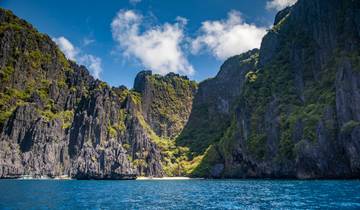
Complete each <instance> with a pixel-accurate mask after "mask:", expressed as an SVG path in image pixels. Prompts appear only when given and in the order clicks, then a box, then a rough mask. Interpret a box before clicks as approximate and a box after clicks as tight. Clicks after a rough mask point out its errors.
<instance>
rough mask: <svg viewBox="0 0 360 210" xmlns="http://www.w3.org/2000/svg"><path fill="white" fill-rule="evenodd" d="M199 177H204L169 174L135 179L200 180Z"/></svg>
mask: <svg viewBox="0 0 360 210" xmlns="http://www.w3.org/2000/svg"><path fill="white" fill-rule="evenodd" d="M201 179H204V178H191V177H186V176H174V177H170V176H164V177H146V176H139V177H137V178H136V179H135V180H161V181H166V180H201Z"/></svg>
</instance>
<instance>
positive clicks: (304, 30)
mask: <svg viewBox="0 0 360 210" xmlns="http://www.w3.org/2000/svg"><path fill="white" fill-rule="evenodd" d="M359 11H360V3H359V2H358V1H352V0H344V1H337V0H330V1H328V0H326V1H325V0H299V1H298V2H297V3H296V4H295V5H294V6H293V7H290V8H287V9H285V10H283V11H281V12H279V14H278V15H277V17H276V20H275V24H274V27H273V28H272V29H271V30H270V31H269V32H268V34H267V35H266V36H265V37H264V39H263V42H262V45H261V49H260V51H259V56H258V57H257V56H253V59H254V61H253V62H250V64H251V65H250V66H248V67H247V68H245V69H241V68H239V67H233V68H231V69H230V70H227V71H228V72H229V74H230V73H231V71H236V68H237V76H238V77H240V78H243V79H240V80H237V81H236V80H232V84H231V85H229V84H227V83H226V82H224V81H226V80H229V79H231V78H234V77H235V76H231V77H226V78H221V76H220V73H221V72H220V73H219V75H218V76H217V77H216V78H215V79H213V80H220V82H218V84H219V86H216V83H214V84H213V85H211V87H206V86H204V85H202V84H200V86H199V90H198V95H197V96H196V97H195V99H194V101H195V102H194V110H193V112H192V115H193V113H197V112H202V111H203V110H202V108H201V107H199V106H197V101H199V100H200V101H205V102H202V103H203V104H205V103H212V104H215V106H217V107H224V106H223V104H226V103H224V98H223V97H222V95H223V94H221V93H220V94H216V91H215V92H214V91H213V89H217V90H219V89H222V88H223V89H227V90H228V91H229V92H232V93H233V94H230V99H227V100H226V101H227V102H229V101H232V103H231V104H230V105H227V106H225V107H232V108H231V109H230V111H229V114H227V116H226V117H225V118H227V121H225V122H226V124H225V125H224V126H225V128H224V127H222V126H223V124H222V123H223V122H224V121H223V120H219V121H217V122H216V123H217V124H220V125H221V128H220V129H219V130H216V129H213V128H212V127H211V126H204V127H203V128H202V129H203V130H202V132H203V133H211V132H216V133H215V134H212V136H216V138H215V139H214V140H212V142H213V143H212V144H205V145H204V146H207V147H204V148H206V150H205V153H204V156H203V158H202V161H201V163H200V165H199V166H198V167H197V168H196V170H195V171H194V173H193V175H194V176H205V177H216V178H220V177H229V178H230V177H231V178H359V176H360V168H359V163H360V156H359V154H360V153H359V152H360V147H359V146H360V136H359V129H360V126H359V125H360V123H359V122H360V121H359V100H360V98H359V93H360V92H359V87H358V86H359V81H360V80H359V70H360V65H359V63H360V62H359V61H360V51H359V49H360V46H359V44H360V31H359V27H360V19H359V14H360V13H359ZM249 53H251V52H249ZM247 54H248V53H247ZM245 55H246V54H245ZM243 56H244V55H243ZM232 59H233V58H232ZM229 61H231V59H230V60H229ZM229 61H227V62H229ZM227 62H225V64H226V63H227ZM225 64H224V65H225ZM244 71H245V72H244ZM244 75H245V76H244ZM221 82H224V83H223V84H222V83H221ZM233 87H237V88H238V89H236V88H233ZM202 93H207V95H206V97H204V94H202ZM214 94H215V95H214ZM204 98H205V99H204ZM214 99H215V102H213V101H214ZM205 107H206V108H205V110H206V111H207V112H209V113H210V114H209V115H210V116H212V115H219V114H220V113H222V111H221V109H214V108H211V107H214V105H212V106H205ZM225 110H226V109H225ZM205 116H206V115H205ZM220 119H221V118H220ZM195 123H196V124H198V125H201V124H204V123H205V124H206V123H208V118H207V117H201V116H199V117H196V118H195V119H193V118H192V117H190V119H189V122H188V125H192V124H195ZM190 127H192V126H190ZM206 127H208V128H209V129H208V130H207V129H206ZM191 129H192V128H190V129H185V130H184V132H183V133H184V134H187V133H191V132H192V131H191ZM204 129H205V130H204ZM189 130H190V131H189ZM180 140H181V141H180V143H181V142H185V144H184V145H190V147H191V145H192V144H194V142H193V140H196V143H198V144H201V143H203V142H207V141H208V138H194V137H193V135H189V136H185V137H184V139H181V138H180Z"/></svg>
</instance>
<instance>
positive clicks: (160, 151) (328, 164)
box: [0, 0, 360, 179]
mask: <svg viewBox="0 0 360 210" xmlns="http://www.w3.org/2000/svg"><path fill="white" fill-rule="evenodd" d="M359 11H360V3H359V2H358V1H353V0H343V1H338V0H298V2H297V3H296V4H295V5H294V6H292V7H289V8H286V9H285V10H283V11H280V12H279V13H278V15H277V16H276V18H275V23H274V27H273V28H272V29H271V30H269V32H268V33H267V35H266V36H265V37H264V38H263V41H262V44H261V49H260V50H257V49H255V50H251V51H249V52H247V53H244V54H242V55H237V56H234V57H231V58H229V59H228V60H227V61H225V63H224V64H223V65H222V66H221V69H220V71H219V73H218V74H217V75H216V77H214V78H211V79H208V80H205V81H203V82H201V83H200V84H199V85H198V86H197V84H196V83H195V82H192V81H190V80H189V79H188V78H186V77H183V76H179V75H177V74H173V73H170V74H168V75H166V76H160V75H153V74H152V73H151V72H150V71H143V72H140V73H139V74H138V75H137V77H136V78H135V84H134V89H133V90H128V89H127V88H125V87H118V88H115V87H109V86H108V85H107V84H106V83H104V82H101V81H99V80H95V79H93V78H92V77H91V76H90V75H89V73H88V71H87V70H86V68H85V67H83V66H78V65H77V64H75V63H73V62H71V61H68V60H67V59H65V57H64V55H63V54H62V53H61V52H60V51H59V49H58V48H57V47H56V45H55V44H54V43H53V42H52V41H51V39H50V38H49V37H47V36H46V35H43V34H40V33H39V32H37V31H36V30H35V29H34V28H33V27H32V26H31V25H30V24H28V23H26V22H25V21H23V20H20V19H19V18H17V17H15V16H14V15H13V14H12V13H11V12H9V11H6V10H2V9H1V10H0V44H1V46H0V80H1V82H0V133H1V134H0V177H2V178H11V177H17V176H20V175H33V176H41V175H48V176H51V177H54V176H59V175H63V174H67V175H69V176H71V177H75V178H79V179H111V178H119V179H120V178H127V177H133V175H146V176H163V175H192V176H199V177H211V178H300V179H313V178H334V179H336V178H359V177H360V155H359V154H360V107H359V104H360V88H359V87H360V85H359V84H360V75H359V74H360V52H359V49H360V16H359Z"/></svg>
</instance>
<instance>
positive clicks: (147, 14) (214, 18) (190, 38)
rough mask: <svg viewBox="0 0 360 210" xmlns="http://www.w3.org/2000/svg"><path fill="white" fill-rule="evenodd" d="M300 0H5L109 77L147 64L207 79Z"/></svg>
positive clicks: (131, 73)
mask: <svg viewBox="0 0 360 210" xmlns="http://www.w3.org/2000/svg"><path fill="white" fill-rule="evenodd" d="M295 1H296V0H206V1H204V0H181V1H180V0H176V1H175V0H171V1H170V0H108V1H89V0H87V1H86V0H77V1H73V0H72V1H70V0H62V1H49V0H32V1H28V0H2V1H1V2H0V6H1V7H3V8H7V9H10V10H12V11H13V12H14V13H15V14H16V15H18V16H19V17H21V18H23V19H25V20H27V21H29V22H30V23H32V24H33V25H34V26H35V27H36V28H37V29H38V30H39V31H40V32H43V33H46V34H48V35H49V36H51V37H53V39H54V41H55V42H56V43H57V44H58V45H59V46H60V48H62V49H63V51H65V54H66V55H67V57H68V58H71V59H73V60H76V61H77V62H78V63H80V64H83V65H86V66H87V67H88V68H89V70H90V72H91V73H92V74H93V75H94V76H95V77H99V78H100V79H101V80H103V81H106V82H108V83H109V84H110V85H113V86H119V85H126V86H128V87H132V85H133V80H134V78H135V76H136V74H137V73H138V72H139V71H141V70H144V69H151V70H153V71H154V72H156V73H161V74H166V73H167V72H170V71H173V72H177V73H180V74H183V75H187V76H189V78H191V79H194V80H197V81H202V80H204V79H207V78H209V77H213V76H215V75H216V73H217V72H218V70H219V67H220V65H221V64H222V63H223V61H224V60H225V59H226V58H227V57H229V56H231V55H236V54H240V53H241V52H244V51H247V50H248V49H251V48H254V47H258V46H259V44H260V40H261V37H262V36H263V35H264V34H265V32H266V29H268V28H269V27H271V25H272V23H273V19H274V16H275V14H276V12H277V11H278V10H279V9H281V8H283V7H285V6H288V5H291V4H293V3H294V2H295Z"/></svg>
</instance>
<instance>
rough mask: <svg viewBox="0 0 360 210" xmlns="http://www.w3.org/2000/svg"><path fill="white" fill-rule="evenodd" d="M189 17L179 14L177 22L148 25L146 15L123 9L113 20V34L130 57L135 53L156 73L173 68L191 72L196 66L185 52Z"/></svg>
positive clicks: (142, 62) (173, 69)
mask: <svg viewBox="0 0 360 210" xmlns="http://www.w3.org/2000/svg"><path fill="white" fill-rule="evenodd" d="M186 22H187V20H186V19H185V18H180V17H178V18H177V22H176V23H174V24H169V23H165V24H163V25H159V26H155V27H150V28H147V29H145V30H144V31H142V32H141V30H140V29H141V27H144V24H143V16H142V15H140V14H138V13H136V12H134V11H132V10H120V11H119V12H118V13H117V15H116V17H115V18H114V19H113V21H112V23H111V29H112V35H113V38H114V40H115V41H116V42H117V43H118V46H119V47H120V49H121V50H122V51H123V53H124V55H125V56H127V57H135V58H136V59H138V60H139V61H140V62H141V64H142V65H143V66H144V67H145V68H150V69H151V70H153V71H154V72H155V73H159V74H166V73H169V72H175V73H183V74H188V75H191V74H193V72H194V69H193V67H192V66H191V64H190V63H189V62H188V60H187V59H186V57H185V53H184V52H183V46H182V45H183V44H184V42H185V36H184V32H183V30H184V29H183V27H184V26H185V24H186Z"/></svg>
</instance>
